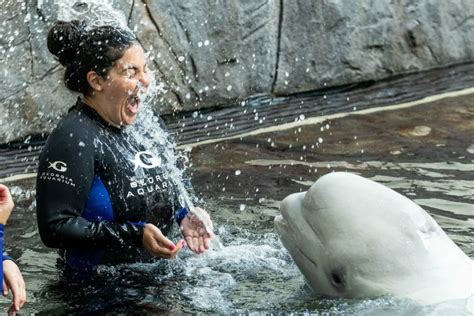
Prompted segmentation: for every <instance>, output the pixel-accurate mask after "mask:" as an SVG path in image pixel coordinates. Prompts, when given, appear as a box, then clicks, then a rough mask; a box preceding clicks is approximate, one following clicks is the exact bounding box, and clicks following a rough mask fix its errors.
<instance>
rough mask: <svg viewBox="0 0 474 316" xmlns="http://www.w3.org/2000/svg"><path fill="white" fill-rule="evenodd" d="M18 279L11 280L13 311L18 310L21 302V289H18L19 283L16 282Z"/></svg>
mask: <svg viewBox="0 0 474 316" xmlns="http://www.w3.org/2000/svg"><path fill="white" fill-rule="evenodd" d="M18 281H19V280H18V279H15V280H14V281H13V282H11V284H10V285H11V290H12V295H13V306H14V307H15V311H18V310H20V304H21V294H20V293H21V290H20V284H19V282H18Z"/></svg>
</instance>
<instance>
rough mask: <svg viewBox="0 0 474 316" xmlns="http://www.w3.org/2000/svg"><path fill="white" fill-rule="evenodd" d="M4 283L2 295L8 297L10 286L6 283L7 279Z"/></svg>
mask: <svg viewBox="0 0 474 316" xmlns="http://www.w3.org/2000/svg"><path fill="white" fill-rule="evenodd" d="M2 283H3V284H2V294H3V296H7V295H8V286H7V284H6V283H5V278H4V279H3V282H2Z"/></svg>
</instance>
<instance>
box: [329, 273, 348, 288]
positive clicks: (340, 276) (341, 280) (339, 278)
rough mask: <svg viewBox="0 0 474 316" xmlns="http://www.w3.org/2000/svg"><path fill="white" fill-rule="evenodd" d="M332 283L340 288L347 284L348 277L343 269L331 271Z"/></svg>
mask: <svg viewBox="0 0 474 316" xmlns="http://www.w3.org/2000/svg"><path fill="white" fill-rule="evenodd" d="M331 283H332V284H333V285H334V286H335V287H336V288H338V289H342V288H344V287H345V285H346V278H345V276H344V272H343V271H342V269H337V270H334V271H332V272H331Z"/></svg>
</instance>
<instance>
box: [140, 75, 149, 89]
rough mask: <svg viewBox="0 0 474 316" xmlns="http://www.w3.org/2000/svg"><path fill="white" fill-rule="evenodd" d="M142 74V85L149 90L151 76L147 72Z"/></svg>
mask: <svg viewBox="0 0 474 316" xmlns="http://www.w3.org/2000/svg"><path fill="white" fill-rule="evenodd" d="M141 74H142V75H141V76H140V83H141V84H142V86H144V87H145V88H148V86H149V85H150V75H149V74H148V73H147V72H142V73H141Z"/></svg>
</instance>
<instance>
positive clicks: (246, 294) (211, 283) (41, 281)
mask: <svg viewBox="0 0 474 316" xmlns="http://www.w3.org/2000/svg"><path fill="white" fill-rule="evenodd" d="M82 2H83V3H86V4H88V5H89V7H87V6H84V5H82V6H81V5H78V6H77V5H76V6H74V7H73V8H71V7H70V4H69V2H67V1H58V2H57V3H58V4H59V5H60V13H59V17H60V18H63V19H66V20H68V19H73V18H81V17H88V19H89V20H92V21H93V23H92V25H100V24H111V23H116V21H118V25H122V26H123V25H125V24H126V23H125V18H124V15H122V14H120V12H117V11H116V10H114V9H113V8H112V4H113V2H110V1H104V2H103V3H102V5H103V6H102V7H99V6H96V5H94V4H93V2H92V1H82ZM41 3H42V1H38V6H41ZM92 6H95V7H94V8H95V9H94V10H90V9H88V8H91V7H92ZM101 8H102V9H101ZM91 12H99V14H98V15H96V16H91V15H90V13H91ZM114 21H115V22H114ZM94 23H98V24H94ZM159 90H160V85H159V84H152V89H150V91H149V94H148V95H147V96H144V97H145V104H146V103H147V101H146V100H148V98H152V97H153V95H154V94H155V93H159ZM300 119H301V120H303V119H305V118H304V117H302V118H300ZM138 120H139V121H140V122H141V123H140V124H137V125H134V127H133V129H131V130H130V133H131V135H132V136H133V137H141V139H142V140H143V142H142V143H143V144H144V145H145V147H147V148H148V149H150V150H153V149H155V150H156V148H157V147H158V146H159V147H160V148H165V150H164V157H165V164H164V166H166V167H167V168H168V170H167V171H168V173H169V174H170V175H171V178H173V179H175V180H174V181H175V183H174V184H175V189H176V190H177V191H178V192H179V195H180V197H181V199H182V200H181V203H182V204H183V205H184V206H188V207H189V208H190V209H192V210H193V209H194V208H193V206H194V205H197V203H198V202H200V201H198V200H197V198H196V197H195V196H194V195H193V194H192V193H190V192H188V189H187V188H186V187H185V185H184V183H183V182H184V181H183V180H184V178H185V175H184V174H183V171H182V170H183V169H180V168H176V165H177V164H179V160H186V159H187V158H186V157H185V156H180V155H177V154H176V152H175V151H174V148H175V147H174V144H173V142H172V140H171V138H170V135H168V134H167V133H166V132H165V131H164V130H162V129H161V128H159V127H157V122H158V117H156V116H155V115H154V114H153V113H151V110H150V108H149V107H147V106H146V105H145V106H144V107H143V108H142V109H141V111H140V116H139V119H138ZM150 126H153V127H155V128H154V129H150V128H149V127H150ZM143 135H148V136H149V137H143ZM318 142H319V143H320V144H322V143H323V138H319V139H318ZM324 144H326V138H324ZM471 147H472V146H471ZM471 151H473V149H472V148H471ZM284 163H285V162H284V161H282V160H280V161H277V162H275V164H277V165H282V164H284ZM341 163H342V164H344V168H347V169H349V170H352V171H354V172H359V173H363V175H365V176H367V177H369V178H372V179H374V180H376V181H379V182H381V183H384V184H386V185H387V186H389V187H392V188H394V189H396V190H398V191H401V192H402V193H404V194H406V195H407V196H409V197H411V198H413V199H415V201H416V202H418V203H420V204H421V205H423V206H424V207H426V208H427V209H428V211H430V213H431V214H432V215H433V216H434V217H435V219H436V220H437V221H438V222H439V223H440V225H441V226H442V227H443V228H444V229H445V230H446V231H447V233H448V234H449V235H450V237H451V238H452V239H453V240H454V241H455V242H456V243H457V244H458V245H459V246H460V247H461V248H462V250H463V251H464V252H466V253H467V254H468V255H469V256H471V257H473V256H474V250H473V249H472V242H473V238H474V237H473V232H472V219H473V218H472V211H471V212H469V210H470V209H469V207H470V206H472V192H473V191H474V189H473V186H472V181H470V180H469V179H463V180H462V181H460V180H459V179H457V178H455V179H452V180H451V178H452V176H455V175H457V172H462V170H461V169H462V168H464V167H465V168H467V170H468V171H469V170H472V169H473V168H472V164H471V165H469V166H464V165H459V164H458V165H455V166H453V165H452V164H450V165H447V164H446V165H442V164H441V165H440V164H437V165H435V166H431V168H430V166H428V165H427V164H423V165H413V164H412V165H403V164H398V165H396V166H394V165H390V163H385V162H380V161H374V162H372V163H365V165H355V164H353V163H349V162H344V158H343V157H335V161H334V162H331V161H329V162H328V161H324V162H321V165H318V164H317V163H312V164H311V165H310V168H326V167H328V166H330V167H331V166H332V168H336V167H337V166H338V164H341ZM265 164H266V165H269V162H268V161H258V162H255V161H254V162H252V161H250V162H248V165H265ZM301 164H302V162H301V161H291V162H289V163H288V165H291V166H297V165H301ZM440 167H441V169H440ZM239 168H240V167H239ZM395 168H400V169H399V170H401V171H402V172H403V173H404V176H399V175H394V174H391V173H388V172H387V170H391V171H393V170H394V169H395ZM456 168H457V169H456ZM235 169H237V167H236V168H235ZM435 169H436V170H438V171H436V172H435V171H434V170H435ZM440 170H441V171H440ZM450 172H451V174H449V173H450ZM238 173H239V174H237V173H235V175H239V176H240V174H241V172H240V169H239V172H238ZM440 175H441V176H440ZM443 175H444V176H445V177H443ZM446 175H447V176H446ZM436 177H441V178H444V180H443V181H433V179H434V178H436ZM426 178H428V179H431V181H430V180H427V181H424V180H423V179H426ZM294 181H302V180H294ZM311 183H312V182H308V183H306V182H304V181H303V183H301V184H302V185H310V184H311ZM195 185H197V188H199V186H204V185H205V184H204V183H195ZM10 187H11V191H12V194H13V196H14V200H15V202H16V209H15V211H14V213H13V215H12V217H11V219H10V221H9V225H8V227H7V232H6V238H5V239H6V241H5V248H6V251H7V252H8V253H9V254H11V255H12V256H13V257H14V258H18V260H17V262H18V264H19V266H20V268H21V270H22V273H23V276H24V278H25V282H26V285H27V293H28V303H27V305H26V306H25V308H24V311H25V312H26V313H40V314H47V315H50V314H80V313H83V314H90V313H91V312H99V313H101V314H117V313H127V314H128V313H199V312H202V313H218V314H231V313H246V314H260V313H262V314H263V313H301V314H323V315H328V314H361V315H380V314H382V315H407V314H410V315H426V314H435V315H436V314H445V315H453V314H463V313H464V314H466V315H467V313H466V309H465V308H464V306H462V302H461V303H458V302H452V303H449V304H441V305H438V306H432V307H421V306H417V305H415V304H413V303H411V302H409V301H405V300H397V299H394V298H392V297H381V298H374V299H365V300H348V299H328V298H323V297H317V296H315V295H314V294H312V293H311V290H310V289H309V288H308V286H307V285H306V283H305V281H304V279H303V277H302V275H301V273H300V272H299V271H298V269H297V268H296V266H295V264H294V263H293V261H292V260H291V258H290V256H289V255H288V253H287V251H286V250H285V249H284V247H283V246H282V244H281V243H280V241H279V239H278V237H277V235H276V234H275V232H274V230H273V218H274V216H275V215H277V213H278V201H274V200H273V201H272V200H268V199H267V200H266V201H265V202H264V203H252V201H248V200H244V199H242V200H239V199H234V200H232V199H231V200H226V199H225V198H221V197H219V193H216V194H215V195H214V196H212V197H210V199H209V200H207V201H206V205H207V209H208V210H212V213H211V215H212V218H213V222H214V226H215V234H216V239H217V240H219V241H220V242H219V243H215V244H213V245H212V246H213V248H212V249H211V250H210V251H208V252H207V253H205V254H203V255H199V256H198V255H195V254H193V253H192V252H190V251H189V250H184V251H182V252H181V253H180V254H179V256H178V258H177V259H176V260H172V261H166V260H157V261H156V262H154V263H149V264H131V265H124V266H118V267H101V268H100V273H99V277H98V278H97V280H96V282H95V283H94V284H89V285H75V284H63V283H62V281H61V279H60V276H59V273H60V269H58V268H57V267H56V260H57V259H58V255H57V254H56V250H54V249H49V248H45V247H44V245H43V244H42V243H41V241H40V238H39V235H38V231H37V226H36V217H35V216H36V214H35V202H34V196H35V192H34V189H33V188H34V183H33V181H24V182H21V183H20V182H19V183H12V184H11V185H10ZM410 195H411V196H410ZM434 195H436V198H434ZM198 216H199V215H198ZM179 234H180V232H179V231H178V230H177V229H175V231H174V236H173V238H172V239H177V238H179V237H178V236H179ZM460 304H461V305H460ZM9 305H10V303H9V301H6V300H1V302H0V310H6V309H7V308H8V307H9Z"/></svg>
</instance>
